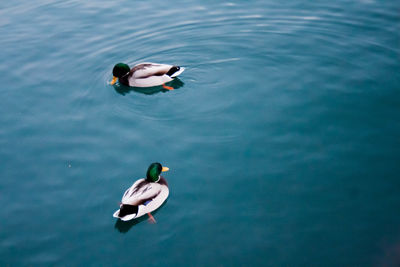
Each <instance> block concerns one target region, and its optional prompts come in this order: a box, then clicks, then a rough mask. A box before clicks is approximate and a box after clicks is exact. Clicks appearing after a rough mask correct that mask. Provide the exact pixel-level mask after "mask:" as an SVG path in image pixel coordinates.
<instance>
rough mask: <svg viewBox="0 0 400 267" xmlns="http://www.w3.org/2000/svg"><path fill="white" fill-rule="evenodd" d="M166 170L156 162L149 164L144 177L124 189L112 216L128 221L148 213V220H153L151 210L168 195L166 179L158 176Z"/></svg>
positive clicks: (166, 168) (158, 205) (160, 203)
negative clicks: (119, 202) (117, 207)
mask: <svg viewBox="0 0 400 267" xmlns="http://www.w3.org/2000/svg"><path fill="white" fill-rule="evenodd" d="M168 170H169V168H168V167H163V166H162V165H161V164H160V163H158V162H155V163H152V164H150V166H149V168H148V169H147V173H146V179H144V178H142V179H139V180H137V181H136V182H134V183H133V185H132V186H131V187H129V188H128V189H127V190H126V191H125V193H124V195H123V196H122V200H121V204H120V206H119V209H118V210H117V211H115V212H114V214H113V217H115V218H119V219H121V220H123V221H129V220H132V219H135V218H139V217H141V216H143V215H145V214H148V215H149V218H150V220H151V221H152V222H155V220H154V217H153V216H152V215H151V212H152V211H154V210H156V209H157V208H159V207H160V206H161V205H162V203H163V202H164V201H165V200H166V199H167V197H168V195H169V189H168V184H167V181H166V180H165V179H164V177H162V176H160V174H161V172H166V171H168Z"/></svg>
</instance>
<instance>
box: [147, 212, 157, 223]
mask: <svg viewBox="0 0 400 267" xmlns="http://www.w3.org/2000/svg"><path fill="white" fill-rule="evenodd" d="M147 215H149V222H150V223H156V219H154V217H153V215H151V213H150V212H149V213H147Z"/></svg>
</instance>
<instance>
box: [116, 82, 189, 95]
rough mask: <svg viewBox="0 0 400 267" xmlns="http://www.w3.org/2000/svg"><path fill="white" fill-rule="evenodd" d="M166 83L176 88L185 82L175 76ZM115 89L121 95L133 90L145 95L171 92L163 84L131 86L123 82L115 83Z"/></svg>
mask: <svg viewBox="0 0 400 267" xmlns="http://www.w3.org/2000/svg"><path fill="white" fill-rule="evenodd" d="M166 85H168V86H171V87H173V88H174V90H176V89H179V88H181V87H182V86H183V85H184V83H183V82H182V81H181V80H179V78H175V79H174V80H173V81H171V82H169V83H167V84H166ZM113 87H114V89H115V91H117V93H118V94H121V95H126V94H127V93H130V92H131V91H134V92H137V93H141V94H145V95H154V94H157V93H160V92H162V93H165V92H169V91H170V90H167V89H165V88H163V87H162V86H153V87H130V86H126V85H122V84H118V85H114V86H113Z"/></svg>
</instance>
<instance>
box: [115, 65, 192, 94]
mask: <svg viewBox="0 0 400 267" xmlns="http://www.w3.org/2000/svg"><path fill="white" fill-rule="evenodd" d="M184 70H185V68H183V67H179V66H173V65H167V64H157V63H150V62H144V63H140V64H137V65H135V66H134V67H133V68H132V69H131V68H130V67H129V65H127V64H125V63H118V64H116V65H115V66H114V68H113V76H114V77H113V79H112V81H111V82H110V84H111V85H114V84H115V83H116V82H117V80H119V82H120V83H121V84H123V85H127V86H132V87H152V86H158V85H162V86H163V87H164V88H165V89H168V90H173V89H174V88H173V87H170V86H166V85H165V83H167V82H170V81H172V80H173V79H174V78H175V77H177V76H178V75H179V74H181V73H182V72H183V71H184Z"/></svg>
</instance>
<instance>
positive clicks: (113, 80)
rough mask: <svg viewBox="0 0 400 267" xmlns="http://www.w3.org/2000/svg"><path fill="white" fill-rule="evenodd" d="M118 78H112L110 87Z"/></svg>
mask: <svg viewBox="0 0 400 267" xmlns="http://www.w3.org/2000/svg"><path fill="white" fill-rule="evenodd" d="M117 80H118V78H117V77H115V76H113V79H112V81H111V82H110V84H111V85H114V84H115V83H116V82H117Z"/></svg>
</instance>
